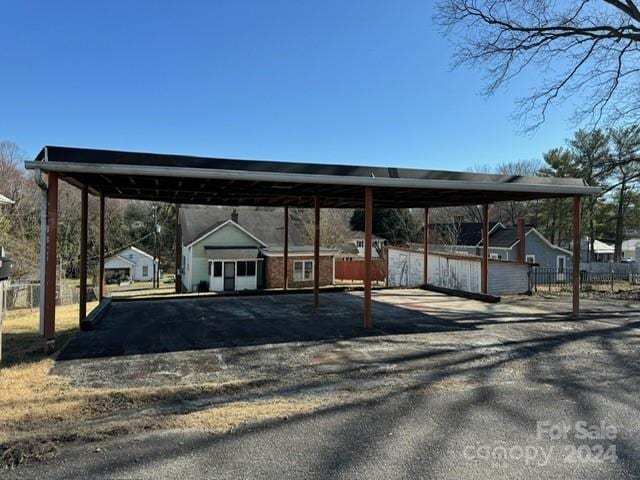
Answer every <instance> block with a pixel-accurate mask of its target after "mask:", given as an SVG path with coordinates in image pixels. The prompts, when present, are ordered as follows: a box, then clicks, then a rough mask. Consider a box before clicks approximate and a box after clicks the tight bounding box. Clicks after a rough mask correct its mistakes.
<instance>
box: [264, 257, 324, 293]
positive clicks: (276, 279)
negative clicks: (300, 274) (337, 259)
mask: <svg viewBox="0 0 640 480" xmlns="http://www.w3.org/2000/svg"><path fill="white" fill-rule="evenodd" d="M288 260H289V261H288V264H289V265H288V270H287V271H288V278H289V288H303V287H313V279H311V280H310V281H307V282H296V281H295V280H294V279H293V262H294V261H295V260H313V257H312V256H303V257H296V256H290V257H289V258H288ZM283 265H284V258H283V257H265V259H264V279H265V284H264V288H282V280H283V278H282V275H283V271H282V267H283ZM314 267H317V266H315V265H314ZM332 284H333V256H331V255H325V256H320V286H325V285H332Z"/></svg>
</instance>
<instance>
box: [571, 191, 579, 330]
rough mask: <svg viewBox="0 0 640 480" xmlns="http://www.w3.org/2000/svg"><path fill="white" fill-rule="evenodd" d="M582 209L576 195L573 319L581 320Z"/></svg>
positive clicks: (574, 203) (574, 206) (574, 202)
mask: <svg viewBox="0 0 640 480" xmlns="http://www.w3.org/2000/svg"><path fill="white" fill-rule="evenodd" d="M580 209H581V205H580V196H579V195H576V196H575V197H573V258H572V260H571V265H572V267H573V275H572V284H573V291H572V299H573V305H572V307H573V308H572V313H573V318H580V244H581V239H580V235H581V234H580V216H581V212H580Z"/></svg>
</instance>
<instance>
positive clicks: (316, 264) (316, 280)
mask: <svg viewBox="0 0 640 480" xmlns="http://www.w3.org/2000/svg"><path fill="white" fill-rule="evenodd" d="M313 210H314V215H313V218H314V235H313V303H314V305H315V306H316V307H317V306H318V305H320V197H319V196H318V195H316V196H314V197H313Z"/></svg>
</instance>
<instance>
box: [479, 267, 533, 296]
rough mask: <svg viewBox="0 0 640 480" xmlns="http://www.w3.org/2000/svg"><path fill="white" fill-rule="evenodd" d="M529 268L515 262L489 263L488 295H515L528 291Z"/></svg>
mask: <svg viewBox="0 0 640 480" xmlns="http://www.w3.org/2000/svg"><path fill="white" fill-rule="evenodd" d="M528 272H529V267H528V266H527V265H525V264H522V263H515V262H489V293H490V294H491V295H516V294H520V293H525V292H527V291H528V290H529V275H528Z"/></svg>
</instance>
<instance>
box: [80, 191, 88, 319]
mask: <svg viewBox="0 0 640 480" xmlns="http://www.w3.org/2000/svg"><path fill="white" fill-rule="evenodd" d="M88 223H89V189H88V188H87V186H86V185H85V186H83V187H82V190H81V191H80V315H79V316H80V319H79V321H80V323H82V320H84V319H85V318H86V317H87V240H88V235H87V233H88V232H87V231H88V226H89V225H88Z"/></svg>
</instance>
